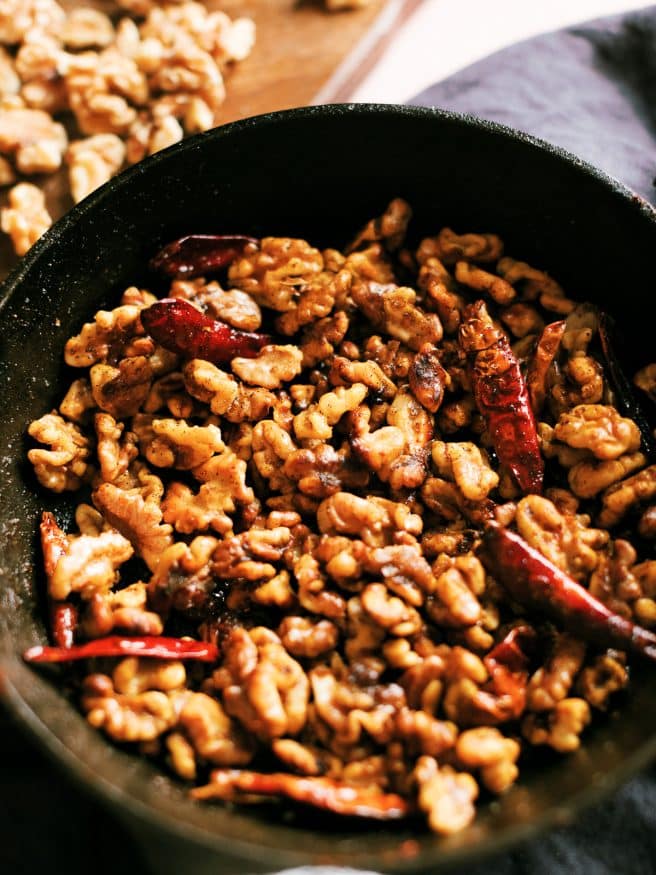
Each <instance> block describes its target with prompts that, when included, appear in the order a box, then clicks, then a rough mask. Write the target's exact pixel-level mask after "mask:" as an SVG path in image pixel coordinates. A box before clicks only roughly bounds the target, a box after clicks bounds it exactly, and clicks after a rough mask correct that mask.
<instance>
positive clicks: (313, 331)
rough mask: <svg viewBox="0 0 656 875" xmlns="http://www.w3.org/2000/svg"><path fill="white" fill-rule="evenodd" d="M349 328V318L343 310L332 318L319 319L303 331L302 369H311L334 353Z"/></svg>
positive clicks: (301, 345)
mask: <svg viewBox="0 0 656 875" xmlns="http://www.w3.org/2000/svg"><path fill="white" fill-rule="evenodd" d="M348 327H349V318H348V316H347V315H346V313H344V311H343V310H339V311H338V312H337V313H335V314H334V315H333V316H329V317H326V318H325V319H319V321H318V322H315V323H313V324H311V325H308V326H306V327H305V328H304V329H303V337H302V342H301V344H300V347H301V350H302V352H303V367H304V368H312V367H314V366H315V365H317V364H319V362H322V361H324V360H325V359H327V358H328V356H330V355H332V353H333V352H334V351H335V346H336V345H337V344H339V343H341V341H342V340H343V339H344V336H345V334H346V332H347V331H348Z"/></svg>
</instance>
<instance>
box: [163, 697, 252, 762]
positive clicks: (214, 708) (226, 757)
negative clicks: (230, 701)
mask: <svg viewBox="0 0 656 875" xmlns="http://www.w3.org/2000/svg"><path fill="white" fill-rule="evenodd" d="M178 719H179V723H178V725H179V726H180V728H181V729H183V730H184V732H185V733H186V735H187V737H188V738H189V740H190V741H191V744H192V746H193V748H194V750H195V751H196V752H197V754H198V755H199V756H200V757H202V758H203V759H204V760H206V761H207V762H209V763H212V764H213V765H216V766H245V765H246V764H247V763H249V762H250V761H251V760H252V759H253V754H254V753H255V745H254V744H253V743H252V741H250V740H249V739H248V738H247V736H246V735H245V734H244V733H243V732H242V731H241V730H240V729H239V727H238V726H236V725H235V723H234V721H232V720H231V719H230V718H229V717H228V715H227V714H226V713H225V711H224V710H223V708H222V707H221V705H220V704H219V702H217V701H216V699H213V698H212V697H211V696H208V695H206V694H205V693H190V694H189V695H188V696H187V697H186V698H185V700H184V704H183V706H182V710H181V711H180V716H179V718H178Z"/></svg>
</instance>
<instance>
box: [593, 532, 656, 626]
mask: <svg viewBox="0 0 656 875" xmlns="http://www.w3.org/2000/svg"><path fill="white" fill-rule="evenodd" d="M636 558H637V555H636V551H635V549H634V548H633V546H632V545H631V544H630V543H629V542H628V541H624V540H623V539H621V538H618V539H617V540H615V541H613V542H611V546H610V549H609V550H608V551H607V552H604V553H602V554H601V555H600V557H599V562H598V564H597V568H596V569H595V571H594V572H593V573H592V576H591V577H590V582H589V584H588V586H589V589H590V592H591V593H592V595H593V596H595V597H596V598H598V599H600V600H601V601H602V602H605V603H606V604H607V605H608V606H609V607H610V608H611V610H613V611H615V613H617V614H620V615H622V616H623V617H626V618H627V619H628V618H630V617H631V603H632V602H634V601H636V599H639V598H640V596H642V594H643V592H642V586H641V583H640V582H639V580H638V578H637V577H636V575H635V573H634V566H635V562H636Z"/></svg>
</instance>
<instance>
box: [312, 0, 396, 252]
mask: <svg viewBox="0 0 656 875" xmlns="http://www.w3.org/2000/svg"><path fill="white" fill-rule="evenodd" d="M344 5H345V4H344V3H343V2H342V4H341V5H340V6H338V4H336V3H332V4H330V3H329V4H328V8H329V9H331V8H343V6H344ZM362 5H364V4H362ZM411 218H412V210H411V209H410V205H409V204H408V203H407V202H406V201H404V200H402V199H401V198H394V200H392V201H390V202H389V204H388V205H387V208H386V209H385V212H384V213H383V214H382V216H377V217H376V218H375V219H372V220H371V221H370V222H368V223H367V224H366V225H365V227H364V228H363V229H362V230H361V231H360V233H359V234H358V235H357V236H356V238H355V240H354V241H353V242H352V243H351V245H350V246H349V247H348V249H347V252H352V251H353V250H354V249H358V248H359V247H360V246H361V245H362V244H363V243H372V242H378V241H382V242H383V243H385V245H386V246H387V248H388V249H391V250H394V249H399V247H400V246H402V245H403V240H404V239H405V234H406V231H407V229H408V224H409V223H410V219H411Z"/></svg>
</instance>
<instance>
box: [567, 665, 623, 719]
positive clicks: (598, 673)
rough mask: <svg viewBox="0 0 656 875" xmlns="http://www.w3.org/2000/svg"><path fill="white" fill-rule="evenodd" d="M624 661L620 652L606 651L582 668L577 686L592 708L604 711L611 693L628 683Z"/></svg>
mask: <svg viewBox="0 0 656 875" xmlns="http://www.w3.org/2000/svg"><path fill="white" fill-rule="evenodd" d="M625 663H626V659H625V657H624V656H623V655H622V654H619V653H613V651H608V652H607V653H604V654H601V655H600V656H597V657H596V658H595V661H594V662H593V663H592V665H588V666H586V667H585V668H584V669H583V671H582V672H581V674H580V676H579V679H578V682H577V688H578V691H579V693H580V694H581V695H582V696H583V698H584V699H585V700H586V701H587V702H589V703H590V705H592V707H593V708H599V709H601V710H602V711H605V710H606V708H607V707H608V702H609V699H610V697H611V696H612V695H613V693H616V692H617V691H618V690H622V689H624V687H625V686H626V685H627V684H628V682H629V673H628V671H627V669H626V664H625Z"/></svg>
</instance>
